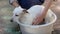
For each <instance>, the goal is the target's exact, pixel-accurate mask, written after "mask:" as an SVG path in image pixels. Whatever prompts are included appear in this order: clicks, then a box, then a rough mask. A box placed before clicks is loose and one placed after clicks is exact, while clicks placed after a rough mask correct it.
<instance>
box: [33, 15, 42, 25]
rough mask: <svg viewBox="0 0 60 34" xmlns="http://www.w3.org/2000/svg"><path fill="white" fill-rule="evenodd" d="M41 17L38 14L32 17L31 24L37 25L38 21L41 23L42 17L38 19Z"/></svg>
mask: <svg viewBox="0 0 60 34" xmlns="http://www.w3.org/2000/svg"><path fill="white" fill-rule="evenodd" d="M40 18H42V17H40V16H39V15H38V16H37V17H36V19H34V21H33V22H32V25H38V24H40V23H42V21H43V19H40Z"/></svg>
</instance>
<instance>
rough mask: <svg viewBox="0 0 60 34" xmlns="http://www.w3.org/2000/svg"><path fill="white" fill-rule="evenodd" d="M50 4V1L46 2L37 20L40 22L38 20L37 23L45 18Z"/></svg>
mask: <svg viewBox="0 0 60 34" xmlns="http://www.w3.org/2000/svg"><path fill="white" fill-rule="evenodd" d="M51 4H52V0H48V1H47V3H46V6H45V8H44V10H43V11H42V13H41V15H40V17H39V18H38V19H40V20H38V21H40V22H41V21H42V20H43V18H45V16H46V14H47V12H48V9H49V7H50V6H51Z"/></svg>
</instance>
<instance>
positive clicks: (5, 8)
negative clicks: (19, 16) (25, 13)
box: [0, 0, 60, 34]
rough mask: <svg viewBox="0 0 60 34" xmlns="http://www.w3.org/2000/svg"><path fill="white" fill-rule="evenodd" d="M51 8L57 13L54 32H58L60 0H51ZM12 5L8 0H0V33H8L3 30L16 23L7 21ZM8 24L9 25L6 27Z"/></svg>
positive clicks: (59, 25) (59, 26)
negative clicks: (53, 0) (52, 0)
mask: <svg viewBox="0 0 60 34" xmlns="http://www.w3.org/2000/svg"><path fill="white" fill-rule="evenodd" d="M51 10H52V11H53V12H54V13H55V14H56V15H57V17H58V19H57V21H56V23H55V24H54V29H55V31H54V34H60V0H57V1H55V2H53V4H52V6H51ZM12 11H13V7H12V6H11V5H9V2H8V0H0V34H10V33H7V32H6V31H5V30H6V28H8V29H9V28H10V27H13V26H16V25H13V24H14V23H13V24H12V23H10V22H9V19H10V17H11V15H12ZM8 25H9V27H8Z"/></svg>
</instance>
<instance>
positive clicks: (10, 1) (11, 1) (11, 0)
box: [9, 0, 17, 4]
mask: <svg viewBox="0 0 60 34" xmlns="http://www.w3.org/2000/svg"><path fill="white" fill-rule="evenodd" d="M14 1H16V2H17V0H9V3H10V4H12V3H13V2H14Z"/></svg>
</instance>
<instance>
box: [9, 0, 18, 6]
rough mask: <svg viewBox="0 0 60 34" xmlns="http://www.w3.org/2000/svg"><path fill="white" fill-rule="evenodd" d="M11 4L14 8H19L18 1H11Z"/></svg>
mask: <svg viewBox="0 0 60 34" xmlns="http://www.w3.org/2000/svg"><path fill="white" fill-rule="evenodd" d="M9 3H10V4H11V5H12V6H14V7H18V6H19V4H18V2H17V0H9Z"/></svg>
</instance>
